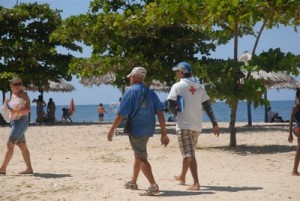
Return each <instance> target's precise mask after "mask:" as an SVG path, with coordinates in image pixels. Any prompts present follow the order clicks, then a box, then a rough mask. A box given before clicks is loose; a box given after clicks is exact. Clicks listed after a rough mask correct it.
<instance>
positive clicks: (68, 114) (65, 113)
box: [61, 108, 73, 122]
mask: <svg viewBox="0 0 300 201" xmlns="http://www.w3.org/2000/svg"><path fill="white" fill-rule="evenodd" d="M62 111H63V113H62V117H61V120H62V121H63V120H65V121H67V120H68V119H69V120H70V121H71V122H73V121H72V119H71V116H72V112H71V111H70V109H68V108H63V109H62Z"/></svg>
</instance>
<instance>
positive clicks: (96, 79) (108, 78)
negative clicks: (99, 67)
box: [79, 73, 116, 87]
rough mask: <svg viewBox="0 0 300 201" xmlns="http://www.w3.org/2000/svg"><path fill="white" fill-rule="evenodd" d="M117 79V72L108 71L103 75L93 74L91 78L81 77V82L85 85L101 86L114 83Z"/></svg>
mask: <svg viewBox="0 0 300 201" xmlns="http://www.w3.org/2000/svg"><path fill="white" fill-rule="evenodd" d="M115 80H116V76H115V74H114V73H108V74H106V75H102V76H91V77H89V78H81V80H80V81H79V82H80V83H81V84H83V86H85V87H91V86H93V85H96V86H100V85H102V84H113V83H114V81H115Z"/></svg>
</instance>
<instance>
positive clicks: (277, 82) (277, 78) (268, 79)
mask: <svg viewBox="0 0 300 201" xmlns="http://www.w3.org/2000/svg"><path fill="white" fill-rule="evenodd" d="M251 76H252V77H253V78H254V79H262V80H264V85H265V87H266V88H267V89H283V88H287V89H296V88H297V87H298V85H299V82H298V81H297V80H296V79H295V78H293V77H292V76H290V75H288V74H287V73H285V72H266V71H263V70H260V71H256V72H252V73H251Z"/></svg>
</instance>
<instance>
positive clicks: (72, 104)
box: [69, 98, 76, 113]
mask: <svg viewBox="0 0 300 201" xmlns="http://www.w3.org/2000/svg"><path fill="white" fill-rule="evenodd" d="M69 109H70V111H71V112H72V113H74V112H75V111H76V108H75V104H74V100H73V98H72V99H71V102H70V106H69Z"/></svg>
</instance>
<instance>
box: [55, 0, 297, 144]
mask: <svg viewBox="0 0 300 201" xmlns="http://www.w3.org/2000/svg"><path fill="white" fill-rule="evenodd" d="M90 8H91V10H90V11H89V12H88V13H86V14H84V15H79V16H72V17H70V18H68V19H66V20H65V21H64V23H63V26H62V28H61V29H58V30H56V31H55V33H54V34H53V35H52V37H53V39H55V40H61V41H62V42H73V41H77V42H83V43H84V44H86V45H88V46H91V47H92V50H93V51H92V55H91V57H90V58H76V59H74V60H73V61H72V64H71V66H70V67H71V71H72V72H73V73H76V74H77V75H78V76H81V77H89V76H91V75H96V76H97V75H105V74H106V73H108V72H114V73H115V74H116V76H117V79H116V81H115V85H117V86H119V87H120V86H121V85H123V84H124V79H123V78H124V77H125V75H127V74H128V73H129V71H130V70H131V68H132V67H134V66H144V67H146V68H147V70H148V74H147V79H148V80H149V81H151V80H152V79H156V80H159V81H166V82H167V84H169V85H171V84H173V83H174V81H175V80H174V74H173V72H171V70H170V67H171V66H173V65H174V64H175V63H177V62H179V61H182V60H185V61H188V62H190V63H191V64H192V65H193V74H194V75H195V76H200V77H201V78H202V81H203V82H205V84H206V88H207V90H208V92H209V94H210V96H211V97H212V98H215V99H220V100H225V101H226V103H228V105H229V106H230V108H231V120H230V125H229V128H230V146H233V147H235V146H236V129H235V122H236V111H237V106H238V102H239V101H240V100H248V101H252V102H254V104H255V106H257V105H259V104H268V102H267V101H266V100H263V99H262V98H261V94H262V93H264V92H265V91H266V88H265V87H264V85H263V80H255V79H254V78H253V77H251V72H254V71H257V70H267V71H270V72H271V71H282V70H284V71H286V72H288V73H293V74H295V75H297V74H298V71H297V67H298V66H299V63H297V62H298V60H297V59H296V57H295V56H294V55H291V54H289V53H288V54H284V53H281V52H280V51H278V50H270V52H268V54H269V55H267V57H266V56H265V53H262V54H261V55H260V56H255V51H256V47H257V45H258V42H259V39H260V36H261V34H262V33H263V30H264V29H266V28H267V29H271V28H273V27H276V26H278V25H279V24H283V25H285V26H295V27H296V25H299V16H300V12H299V11H300V10H299V5H298V2H297V1H293V0H277V1H271V0H268V1H261V0H253V1H244V0H233V1H223V0H201V1H199V0H152V1H151V0H149V1H137V0H136V1H135V0H131V1H130V0H129V1H128V0H118V1H113V0H109V1H107V0H94V1H92V2H91V4H90ZM257 26H260V28H259V30H258V31H256V30H255V27H257ZM76 30H77V31H76ZM78 30H79V31H78ZM248 35H252V36H255V37H256V41H255V43H254V44H253V49H252V54H253V59H252V61H251V62H250V65H249V66H245V65H244V64H243V63H240V62H238V47H239V46H238V44H239V43H238V42H239V39H240V38H241V37H244V36H248ZM231 39H232V40H234V47H233V59H228V60H216V59H214V58H210V57H209V56H210V54H209V52H210V51H214V50H215V47H216V45H220V44H226V43H227V42H228V41H229V40H231ZM249 45H251V44H249ZM272 51H273V52H272ZM272 55H273V57H272V58H273V60H272V61H273V64H272V65H269V64H270V63H271V61H270V59H271V58H269V56H272ZM267 64H268V66H267ZM245 72H246V73H245Z"/></svg>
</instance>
